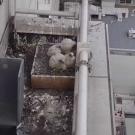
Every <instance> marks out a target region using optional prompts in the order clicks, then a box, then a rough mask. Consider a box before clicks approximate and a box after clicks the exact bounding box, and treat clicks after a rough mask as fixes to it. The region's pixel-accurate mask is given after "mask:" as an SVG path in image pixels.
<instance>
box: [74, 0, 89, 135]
mask: <svg viewBox="0 0 135 135" xmlns="http://www.w3.org/2000/svg"><path fill="white" fill-rule="evenodd" d="M87 29H88V0H82V8H81V24H80V42H81V43H82V44H83V43H87V41H88V39H87V36H88V33H87ZM88 57H89V54H88V51H87V50H84V49H82V51H80V53H79V71H78V73H76V74H78V76H76V77H78V80H77V79H76V82H75V83H77V84H78V87H77V88H78V100H77V101H78V102H77V117H76V128H75V130H76V132H75V135H87V92H88V59H89V58H88ZM77 81H78V82H77Z"/></svg>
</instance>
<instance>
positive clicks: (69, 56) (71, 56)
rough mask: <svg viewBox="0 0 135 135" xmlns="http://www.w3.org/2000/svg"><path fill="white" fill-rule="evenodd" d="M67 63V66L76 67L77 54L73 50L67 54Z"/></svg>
mask: <svg viewBox="0 0 135 135" xmlns="http://www.w3.org/2000/svg"><path fill="white" fill-rule="evenodd" d="M65 64H66V66H67V67H74V66H75V56H74V53H73V52H70V53H68V54H66V55H65Z"/></svg>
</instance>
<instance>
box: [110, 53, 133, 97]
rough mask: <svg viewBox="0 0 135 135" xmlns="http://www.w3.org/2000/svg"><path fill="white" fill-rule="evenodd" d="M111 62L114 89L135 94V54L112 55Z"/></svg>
mask: <svg viewBox="0 0 135 135" xmlns="http://www.w3.org/2000/svg"><path fill="white" fill-rule="evenodd" d="M110 62H111V65H110V66H111V79H112V86H113V89H114V91H115V92H118V93H124V94H125V93H126V94H127V93H131V94H135V56H127V55H111V56H110Z"/></svg>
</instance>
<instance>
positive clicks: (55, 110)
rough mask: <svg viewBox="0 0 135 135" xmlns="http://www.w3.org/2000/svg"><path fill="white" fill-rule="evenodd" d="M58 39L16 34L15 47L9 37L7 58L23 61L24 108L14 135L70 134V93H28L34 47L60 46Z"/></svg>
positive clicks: (43, 90) (32, 90)
mask: <svg viewBox="0 0 135 135" xmlns="http://www.w3.org/2000/svg"><path fill="white" fill-rule="evenodd" d="M73 38H74V37H73ZM62 39H63V37H58V36H53V37H52V36H41V35H33V34H20V40H19V42H18V43H19V44H18V43H17V42H16V40H13V37H12V38H11V39H10V43H11V44H10V46H9V48H8V50H7V57H12V58H23V59H24V61H25V94H24V108H23V115H22V121H21V123H20V124H19V125H18V130H17V133H18V135H71V134H72V114H73V97H74V92H73V90H69V91H63V90H59V91H58V90H54V89H53V90H47V89H42V90H39V89H32V88H31V85H30V73H31V68H32V63H33V59H34V54H35V50H36V46H37V45H43V43H44V44H45V43H46V44H48V43H51V44H52V43H56V42H60V41H61V40H62ZM51 41H52V42H51ZM41 113H42V115H41Z"/></svg>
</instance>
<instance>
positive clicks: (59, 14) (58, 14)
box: [16, 9, 75, 17]
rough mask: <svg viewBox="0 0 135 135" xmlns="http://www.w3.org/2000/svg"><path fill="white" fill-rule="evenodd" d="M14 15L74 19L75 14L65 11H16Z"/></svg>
mask: <svg viewBox="0 0 135 135" xmlns="http://www.w3.org/2000/svg"><path fill="white" fill-rule="evenodd" d="M16 13H19V14H35V15H52V16H64V17H75V12H65V11H64V12H62V11H49V10H33V9H16Z"/></svg>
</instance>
